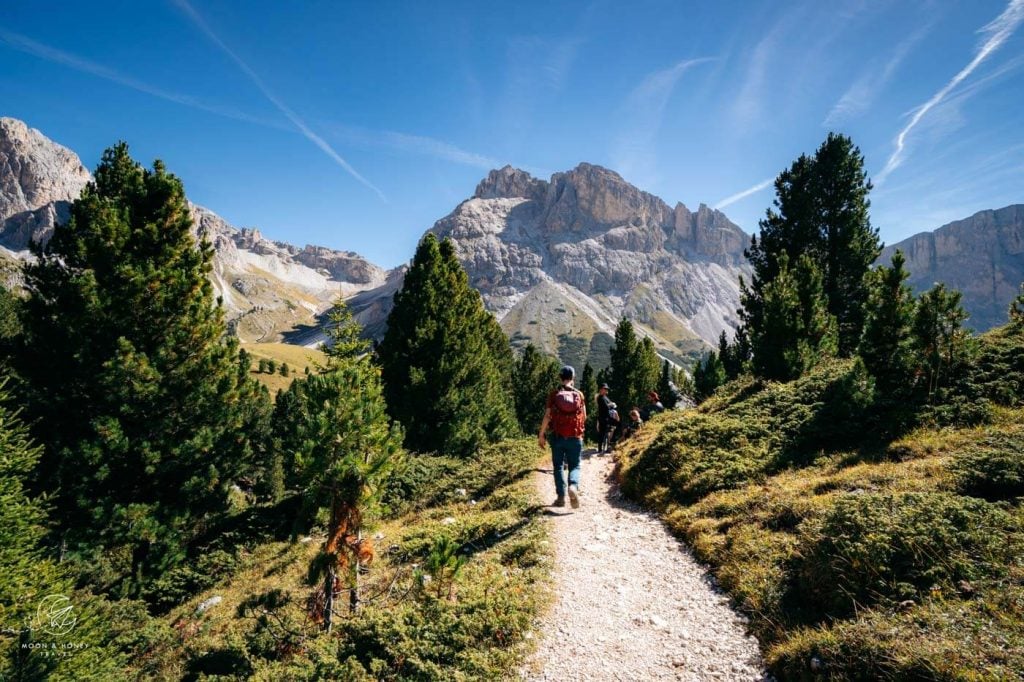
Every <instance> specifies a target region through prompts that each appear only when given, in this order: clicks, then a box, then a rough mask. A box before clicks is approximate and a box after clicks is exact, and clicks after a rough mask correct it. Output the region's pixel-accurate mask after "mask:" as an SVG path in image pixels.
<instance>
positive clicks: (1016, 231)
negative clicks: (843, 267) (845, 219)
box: [879, 204, 1024, 331]
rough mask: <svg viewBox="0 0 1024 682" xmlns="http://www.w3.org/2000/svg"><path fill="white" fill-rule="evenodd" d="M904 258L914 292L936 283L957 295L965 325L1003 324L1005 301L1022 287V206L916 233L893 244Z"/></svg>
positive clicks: (988, 326)
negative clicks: (956, 291)
mask: <svg viewBox="0 0 1024 682" xmlns="http://www.w3.org/2000/svg"><path fill="white" fill-rule="evenodd" d="M896 249H900V250H901V251H903V253H904V255H905V256H906V257H907V265H906V267H907V270H909V271H910V280H909V281H910V284H911V285H912V286H913V287H914V289H915V290H917V291H922V290H924V289H928V288H930V287H931V286H932V285H933V284H935V283H936V282H942V283H944V284H945V285H946V286H949V287H952V288H954V289H959V290H960V291H961V292H963V301H964V308H966V309H967V312H969V313H970V315H971V317H970V319H969V320H968V321H967V324H968V325H969V326H971V327H972V328H974V329H976V330H977V331H985V330H987V329H991V328H992V327H995V326H998V325H1001V324H1004V323H1005V322H1006V319H1007V308H1008V307H1009V305H1010V301H1012V300H1013V298H1014V296H1016V295H1017V293H1018V291H1019V290H1020V285H1021V282H1024V204H1014V205H1012V206H1006V207H1005V208H1000V209H996V210H989V211H979V212H977V213H975V214H974V215H972V216H971V217H970V218H964V219H963V220H957V221H955V222H952V223H949V224H948V225H943V226H942V227H940V228H939V229H937V230H935V231H934V232H921V233H919V234H915V235H914V236H912V237H908V238H907V239H904V240H903V241H901V242H899V243H898V244H893V245H892V246H889V247H887V248H886V249H885V251H883V252H882V256H881V258H879V261H880V262H882V263H888V262H889V259H890V258H891V257H892V253H893V251H895V250H896Z"/></svg>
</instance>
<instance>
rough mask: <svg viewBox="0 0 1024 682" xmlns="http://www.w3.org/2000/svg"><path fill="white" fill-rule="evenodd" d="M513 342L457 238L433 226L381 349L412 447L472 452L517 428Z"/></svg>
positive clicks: (390, 400)
mask: <svg viewBox="0 0 1024 682" xmlns="http://www.w3.org/2000/svg"><path fill="white" fill-rule="evenodd" d="M507 346H508V339H507V337H505V335H504V332H502V331H501V327H500V326H499V325H498V321H497V320H495V319H494V316H493V315H491V314H490V313H489V312H487V310H485V309H484V307H483V303H482V301H481V299H480V294H479V293H477V292H476V291H475V290H474V289H473V288H472V287H470V285H469V279H468V277H467V276H466V272H465V270H463V269H462V266H461V264H460V263H459V261H458V258H457V257H456V255H455V248H454V246H453V245H452V243H451V241H449V240H447V239H446V240H445V241H443V242H438V240H437V238H436V237H435V236H434V235H433V234H428V235H427V236H426V237H424V238H423V241H421V242H420V245H419V247H418V248H417V250H416V255H415V257H414V258H413V262H412V265H411V267H410V268H409V271H408V272H407V273H406V275H405V284H404V286H403V287H402V290H401V291H400V292H398V294H396V296H395V305H394V308H393V309H392V311H391V315H390V316H389V317H388V330H387V333H386V334H385V336H384V340H383V341H382V342H381V344H380V346H379V348H378V349H377V351H378V355H379V357H380V362H381V367H382V369H383V377H384V386H385V395H386V397H387V404H388V409H389V410H391V413H392V416H394V417H395V418H396V419H398V420H399V421H400V422H401V423H402V425H403V426H404V427H405V429H406V434H405V438H406V441H405V442H406V445H407V446H408V447H409V448H410V449H413V450H419V451H423V452H427V451H437V452H444V453H447V454H453V455H459V456H469V455H471V454H472V453H473V452H475V451H476V449H477V448H478V447H479V446H480V445H482V444H484V443H487V442H493V441H497V440H500V439H501V438H504V437H506V436H509V435H512V434H514V433H516V432H517V431H518V429H517V427H516V422H515V408H514V404H513V400H512V393H511V390H510V387H509V385H508V384H509V377H510V375H511V366H512V361H511V355H510V353H511V351H508V354H506V353H505V352H503V351H504V348H505V347H507Z"/></svg>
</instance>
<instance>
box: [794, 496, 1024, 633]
mask: <svg viewBox="0 0 1024 682" xmlns="http://www.w3.org/2000/svg"><path fill="white" fill-rule="evenodd" d="M1021 552H1024V529H1022V525H1021V521H1020V519H1019V518H1015V517H1014V516H1013V515H1012V514H1010V513H1009V512H1007V510H1006V509H1004V508H1003V507H1000V506H998V505H994V504H990V503H988V502H985V501H983V500H978V499H974V498H969V497H960V496H958V495H953V494H950V493H904V494H869V493H862V494H846V495H842V496H840V497H839V498H837V500H836V503H835V506H833V507H832V508H830V509H829V510H828V511H827V512H825V513H824V514H823V515H822V516H821V517H820V518H818V519H813V520H809V521H808V522H806V523H804V524H802V526H801V528H800V545H799V547H798V551H797V558H796V559H795V562H794V566H793V567H792V574H791V575H792V586H791V590H790V596H791V598H792V600H793V601H794V603H795V604H796V605H798V606H799V607H801V608H802V609H803V610H804V612H805V613H806V614H807V615H808V616H809V617H810V618H811V619H815V618H816V617H824V616H831V617H842V616H848V615H851V614H852V613H854V612H855V610H856V609H857V608H859V607H863V606H866V605H871V604H876V603H885V602H889V601H901V600H907V599H921V598H922V597H924V596H926V595H929V594H932V593H936V592H952V591H955V589H956V585H957V583H958V581H961V580H967V581H973V580H977V579H980V578H985V577H991V576H999V575H1004V574H1005V573H1006V572H1007V570H1008V567H1009V566H1010V565H1011V564H1012V563H1013V562H1014V561H1018V560H1019V558H1020V556H1021Z"/></svg>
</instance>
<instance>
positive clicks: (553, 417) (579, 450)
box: [537, 365, 587, 509]
mask: <svg viewBox="0 0 1024 682" xmlns="http://www.w3.org/2000/svg"><path fill="white" fill-rule="evenodd" d="M558 376H559V378H560V379H561V381H562V385H561V386H560V387H559V388H558V389H557V390H555V391H552V392H551V393H549V394H548V401H547V407H546V409H545V410H544V419H543V421H541V424H540V434H539V435H538V436H537V443H538V444H539V445H540V447H541V448H542V449H543V448H544V447H546V446H547V443H546V435H547V430H548V426H549V425H550V426H551V464H552V466H553V468H554V473H555V494H556V495H557V498H556V499H555V504H554V506H556V507H564V506H565V493H566V486H565V478H564V477H563V474H562V466H563V465H568V467H569V488H568V492H569V503H570V504H572V508H573V509H578V508H579V506H580V458H581V457H582V455H583V431H584V429H585V427H586V423H587V403H586V401H585V400H584V398H583V394H582V393H581V392H580V391H578V390H576V388H575V387H574V386H573V379H574V378H575V377H576V370H574V369H573V368H572V367H570V366H568V365H566V366H565V367H563V368H562V369H561V371H560V372H559V373H558Z"/></svg>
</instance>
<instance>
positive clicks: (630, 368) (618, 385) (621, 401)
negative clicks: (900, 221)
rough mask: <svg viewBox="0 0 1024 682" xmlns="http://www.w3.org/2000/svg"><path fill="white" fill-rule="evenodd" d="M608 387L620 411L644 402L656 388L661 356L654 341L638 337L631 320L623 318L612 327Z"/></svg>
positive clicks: (645, 402) (659, 375) (659, 373)
mask: <svg viewBox="0 0 1024 682" xmlns="http://www.w3.org/2000/svg"><path fill="white" fill-rule="evenodd" d="M609 370H610V372H609V374H610V377H609V380H608V382H607V383H608V387H609V390H610V393H611V398H612V400H614V401H615V403H616V404H617V405H618V406H619V409H620V411H621V410H625V411H627V412H628V410H629V409H630V408H632V407H639V406H642V405H645V404H647V393H648V392H649V391H653V390H656V389H657V386H658V381H659V379H660V377H661V359H660V358H659V357H658V353H657V350H656V349H655V347H654V342H653V341H651V339H649V338H647V337H644V338H643V339H642V340H638V339H637V337H636V332H635V330H634V327H633V323H632V322H630V321H629V320H628V319H625V318H623V319H622V320H621V321H620V322H619V325H618V327H616V329H615V345H614V346H612V348H611V366H610V367H609Z"/></svg>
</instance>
